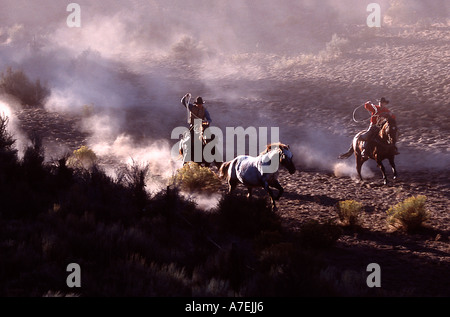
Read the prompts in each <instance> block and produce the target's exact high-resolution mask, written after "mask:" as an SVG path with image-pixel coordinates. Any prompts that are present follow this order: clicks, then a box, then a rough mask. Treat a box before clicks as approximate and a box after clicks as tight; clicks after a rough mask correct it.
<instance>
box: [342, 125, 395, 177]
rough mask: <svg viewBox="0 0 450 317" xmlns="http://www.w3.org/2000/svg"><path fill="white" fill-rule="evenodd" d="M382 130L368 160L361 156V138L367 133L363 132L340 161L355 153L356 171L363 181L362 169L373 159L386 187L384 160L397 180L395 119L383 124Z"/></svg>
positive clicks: (354, 139)
mask: <svg viewBox="0 0 450 317" xmlns="http://www.w3.org/2000/svg"><path fill="white" fill-rule="evenodd" d="M381 126H382V128H381V129H380V132H379V133H378V135H377V137H376V138H375V140H374V141H373V145H372V146H371V147H370V148H369V149H368V151H367V153H368V156H369V157H368V158H364V157H362V155H361V152H362V144H363V142H364V141H363V140H361V139H360V136H361V134H362V133H364V132H365V131H361V132H359V133H358V134H356V135H355V137H354V138H353V142H352V144H351V145H350V149H349V150H348V152H347V153H344V154H341V155H340V156H339V158H340V159H346V158H349V157H350V156H351V155H352V154H353V153H354V154H355V157H356V171H357V172H358V176H359V179H360V180H361V181H362V180H363V178H362V176H361V168H362V165H363V164H364V162H366V161H367V160H368V159H369V158H370V159H373V160H375V161H376V162H377V164H378V168H380V170H381V173H382V174H383V181H384V184H385V185H386V184H387V183H388V180H387V177H386V170H385V168H384V165H383V160H385V159H388V160H389V163H390V164H391V167H392V172H393V173H394V177H393V178H394V179H396V178H397V168H396V167H395V161H394V158H395V155H396V150H395V143H396V142H397V132H398V131H397V125H396V123H395V120H394V119H390V120H387V119H386V120H385V121H383V122H382V123H381Z"/></svg>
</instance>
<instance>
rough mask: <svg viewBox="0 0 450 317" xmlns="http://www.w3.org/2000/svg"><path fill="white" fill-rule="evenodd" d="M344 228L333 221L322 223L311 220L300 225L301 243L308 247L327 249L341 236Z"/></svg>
mask: <svg viewBox="0 0 450 317" xmlns="http://www.w3.org/2000/svg"><path fill="white" fill-rule="evenodd" d="M341 235H342V229H341V228H340V227H339V226H337V225H336V224H334V223H333V222H331V221H328V222H326V223H320V222H318V221H317V220H309V221H307V222H306V223H304V224H303V225H302V226H301V227H300V233H299V239H300V243H301V244H302V245H304V246H306V247H310V248H317V249H325V248H329V247H331V246H333V245H334V244H335V242H336V241H337V240H338V239H339V238H340V237H341Z"/></svg>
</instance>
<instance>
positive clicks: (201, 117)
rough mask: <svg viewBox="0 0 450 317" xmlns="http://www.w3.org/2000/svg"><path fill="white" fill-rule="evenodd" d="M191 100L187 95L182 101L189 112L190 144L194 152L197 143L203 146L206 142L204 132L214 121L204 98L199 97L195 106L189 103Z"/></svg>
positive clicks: (189, 95) (188, 94)
mask: <svg viewBox="0 0 450 317" xmlns="http://www.w3.org/2000/svg"><path fill="white" fill-rule="evenodd" d="M190 99H191V94H190V93H187V94H186V95H184V97H183V98H182V99H181V104H182V105H183V106H184V107H185V108H186V109H187V111H188V123H189V134H190V142H189V144H190V149H192V150H194V149H195V148H196V147H195V146H194V143H195V142H198V141H201V142H202V144H204V141H203V138H202V132H203V129H204V128H206V127H208V126H209V125H210V124H211V122H212V120H211V116H210V114H209V112H208V110H207V109H206V108H205V107H204V106H203V105H204V104H205V102H204V101H203V98H202V97H197V98H196V99H195V102H194V103H193V104H192V103H190V102H189V100H190ZM199 124H201V127H199ZM199 128H200V130H199ZM196 130H197V131H196ZM196 134H197V135H198V137H197V138H196V137H195V135H196ZM200 148H201V147H200ZM193 157H194V155H191V158H192V159H193Z"/></svg>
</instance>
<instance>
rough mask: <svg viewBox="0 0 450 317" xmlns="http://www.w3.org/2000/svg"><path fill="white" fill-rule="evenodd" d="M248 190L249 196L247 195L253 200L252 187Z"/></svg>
mask: <svg viewBox="0 0 450 317" xmlns="http://www.w3.org/2000/svg"><path fill="white" fill-rule="evenodd" d="M247 189H248V194H247V198H252V187H250V186H249V187H247Z"/></svg>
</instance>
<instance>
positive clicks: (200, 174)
mask: <svg viewBox="0 0 450 317" xmlns="http://www.w3.org/2000/svg"><path fill="white" fill-rule="evenodd" d="M170 182H171V183H172V184H174V185H176V186H177V187H179V188H180V190H182V191H185V192H199V193H205V192H206V193H214V192H217V191H218V190H219V189H220V188H221V187H222V182H221V181H220V179H219V178H218V177H217V176H216V175H215V174H214V172H212V171H211V170H210V169H209V168H208V167H203V166H200V165H199V164H197V163H194V162H189V163H187V164H184V166H183V167H182V168H180V169H179V170H178V171H177V173H176V174H175V175H174V176H173V177H172V178H171V180H170Z"/></svg>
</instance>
